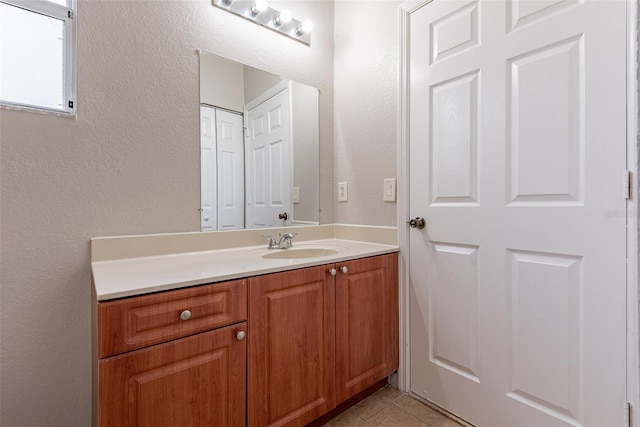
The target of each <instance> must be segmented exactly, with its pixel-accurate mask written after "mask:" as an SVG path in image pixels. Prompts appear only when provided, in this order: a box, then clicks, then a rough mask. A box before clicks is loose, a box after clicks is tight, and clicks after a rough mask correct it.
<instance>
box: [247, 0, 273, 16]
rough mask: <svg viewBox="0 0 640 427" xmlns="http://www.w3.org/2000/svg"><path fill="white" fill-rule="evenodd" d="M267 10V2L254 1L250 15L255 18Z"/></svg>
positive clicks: (262, 0) (264, 0) (261, 0)
mask: <svg viewBox="0 0 640 427" xmlns="http://www.w3.org/2000/svg"><path fill="white" fill-rule="evenodd" d="M267 9H269V3H267V0H256V2H255V3H253V6H251V13H252V14H253V16H256V15H258V14H260V13H262V12H264V11H265V10H267Z"/></svg>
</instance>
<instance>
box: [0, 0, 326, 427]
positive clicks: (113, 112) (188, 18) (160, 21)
mask: <svg viewBox="0 0 640 427" xmlns="http://www.w3.org/2000/svg"><path fill="white" fill-rule="evenodd" d="M275 5H276V4H275V3H274V6H275ZM280 5H282V3H279V4H278V6H280ZM289 8H290V9H291V10H292V12H293V14H294V16H296V17H301V18H306V17H309V19H312V20H313V21H314V24H315V28H314V31H313V41H312V46H311V47H310V48H309V47H307V46H304V45H302V44H300V43H298V42H295V41H292V40H288V39H286V38H285V37H282V36H281V35H279V34H276V33H274V32H272V31H267V30H265V29H263V28H260V27H258V26H257V25H254V24H252V23H250V22H247V21H245V20H243V19H241V18H239V17H236V16H233V15H231V14H228V13H226V12H224V11H221V10H219V9H216V8H214V7H212V6H211V2H210V0H198V1H93V0H78V10H77V15H76V23H77V29H78V34H77V41H78V59H77V62H78V102H77V107H78V108H77V110H78V118H77V119H75V120H74V119H68V118H61V117H54V116H50V115H40V114H32V113H26V112H17V111H7V110H0V201H1V202H0V235H1V239H0V253H1V255H2V257H1V259H0V292H1V295H0V325H1V331H0V348H1V355H0V357H1V358H0V370H1V375H0V388H1V389H2V394H1V396H0V398H1V400H0V416H1V417H2V418H1V422H0V424H1V425H2V426H3V427H30V426H34V427H43V426H47V427H54V426H60V427H76V426H78V427H86V426H88V425H89V424H90V416H91V385H90V384H91V367H90V364H91V344H90V342H91V336H90V301H91V298H90V289H91V275H90V268H89V240H88V239H89V237H91V236H105V235H121V234H138V233H140V234H144V233H156V232H175V231H197V230H199V213H198V207H199V203H200V202H199V200H200V190H199V188H200V185H199V182H200V172H199V166H198V165H199V106H198V102H199V100H198V97H199V79H198V68H199V67H198V55H197V54H196V49H202V50H204V51H207V52H211V53H215V54H219V55H222V56H225V57H228V58H230V59H233V60H236V61H241V62H245V63H249V64H250V65H252V66H255V67H258V68H263V69H266V70H268V71H270V72H272V73H274V74H278V75H283V76H286V77H290V78H293V79H295V80H298V81H301V82H304V83H306V84H309V85H311V86H315V87H318V88H320V89H321V91H322V96H321V100H320V117H321V123H320V128H321V134H320V145H321V162H322V164H321V173H322V175H321V182H322V184H321V185H322V186H323V188H324V189H325V191H324V192H323V193H322V194H321V198H322V202H321V203H322V205H323V206H329V207H331V206H332V193H331V190H330V189H331V187H332V182H333V101H334V100H333V3H332V2H328V1H304V2H299V1H291V2H290V3H289ZM274 58H278V61H277V62H275V61H274ZM322 215H323V216H322V218H321V221H322V222H325V223H327V222H331V221H332V216H331V215H332V209H331V208H329V209H325V210H323V212H322Z"/></svg>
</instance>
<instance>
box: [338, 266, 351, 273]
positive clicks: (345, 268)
mask: <svg viewBox="0 0 640 427" xmlns="http://www.w3.org/2000/svg"><path fill="white" fill-rule="evenodd" d="M340 271H342V272H343V273H344V274H347V272H348V271H349V269H348V268H347V267H345V266H342V267H340Z"/></svg>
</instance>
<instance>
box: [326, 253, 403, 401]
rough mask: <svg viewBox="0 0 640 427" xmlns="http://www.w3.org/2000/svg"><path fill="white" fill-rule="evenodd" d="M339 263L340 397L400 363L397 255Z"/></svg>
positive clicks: (365, 384)
mask: <svg viewBox="0 0 640 427" xmlns="http://www.w3.org/2000/svg"><path fill="white" fill-rule="evenodd" d="M337 267H338V275H337V276H336V399H337V403H340V402H343V401H345V400H347V399H348V398H350V397H352V396H354V395H355V394H357V393H359V392H360V391H362V390H364V389H366V388H367V387H369V386H371V385H373V384H375V383H376V382H378V381H380V380H381V379H383V378H385V377H386V376H388V375H390V374H391V373H392V372H393V371H395V370H396V369H397V368H398V255H397V254H390V255H382V256H377V257H372V258H364V259H359V260H355V261H348V262H341V263H338V264H337ZM343 267H346V268H347V272H346V273H344V272H343V271H342V268H343Z"/></svg>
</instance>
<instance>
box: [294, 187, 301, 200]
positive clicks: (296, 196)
mask: <svg viewBox="0 0 640 427" xmlns="http://www.w3.org/2000/svg"><path fill="white" fill-rule="evenodd" d="M293 203H300V187H293Z"/></svg>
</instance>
